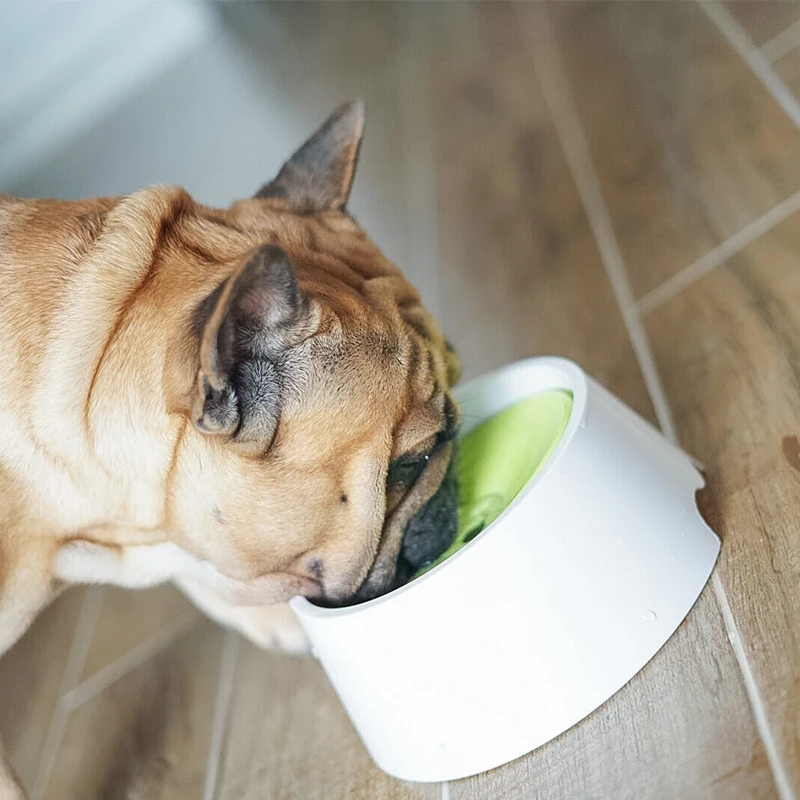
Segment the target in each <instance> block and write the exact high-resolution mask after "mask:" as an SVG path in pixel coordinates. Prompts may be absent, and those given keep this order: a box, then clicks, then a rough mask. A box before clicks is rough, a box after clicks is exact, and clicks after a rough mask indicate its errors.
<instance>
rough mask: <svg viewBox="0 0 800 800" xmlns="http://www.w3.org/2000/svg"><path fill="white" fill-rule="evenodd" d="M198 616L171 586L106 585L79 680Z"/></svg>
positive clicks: (198, 613) (191, 606) (190, 605)
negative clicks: (139, 588)
mask: <svg viewBox="0 0 800 800" xmlns="http://www.w3.org/2000/svg"><path fill="white" fill-rule="evenodd" d="M200 616H201V614H200V612H199V611H196V610H195V608H194V606H193V605H192V604H191V603H190V602H189V601H188V600H187V599H186V598H185V597H184V596H183V594H181V593H180V592H179V591H178V590H177V589H176V588H174V587H173V586H171V585H164V586H158V587H156V588H154V589H147V590H144V591H131V590H125V589H115V588H111V587H109V588H108V589H107V590H106V592H105V595H104V599H103V610H102V612H101V614H100V618H99V620H98V621H97V626H96V628H95V632H94V636H93V637H92V643H91V645H90V647H89V652H88V653H87V656H86V662H85V664H84V668H83V671H82V674H81V680H86V679H87V678H89V677H91V676H92V675H94V674H95V673H96V672H98V671H99V670H101V669H103V668H104V667H107V666H108V665H109V664H111V663H112V662H114V661H116V660H117V659H119V658H121V657H122V656H124V655H125V654H126V653H129V652H130V651H131V650H133V649H134V648H135V647H137V646H139V645H141V644H142V643H144V642H148V641H150V640H151V639H152V638H153V637H154V636H157V635H158V634H159V633H161V632H163V631H165V630H170V629H174V628H175V626H176V625H180V624H181V623H183V622H184V621H186V620H190V619H191V618H192V617H195V618H197V619H199V618H200Z"/></svg>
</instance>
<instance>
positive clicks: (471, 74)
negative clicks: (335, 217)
mask: <svg viewBox="0 0 800 800" xmlns="http://www.w3.org/2000/svg"><path fill="white" fill-rule="evenodd" d="M436 12H437V14H436V19H435V23H436V26H435V29H434V32H435V41H434V48H433V50H434V53H435V57H434V63H433V68H432V78H431V85H432V105H433V119H434V130H435V137H436V175H437V195H438V209H439V211H438V216H439V260H440V280H441V306H442V315H441V316H442V323H443V325H444V328H445V330H446V332H447V334H448V336H449V337H450V338H451V339H452V341H453V342H454V344H455V346H456V349H457V350H458V351H459V353H460V355H461V359H462V362H463V366H464V372H465V376H467V377H470V376H472V375H475V374H479V373H481V372H484V371H486V370H487V369H490V368H493V367H497V366H499V365H501V364H503V363H506V362H508V361H511V360H513V359H516V358H521V357H525V356H530V355H549V354H552V355H562V356H566V357H569V358H573V359H575V360H576V361H578V362H579V363H580V364H581V365H582V366H583V367H584V368H585V369H586V370H587V371H588V372H590V373H591V374H592V375H593V376H594V377H596V378H597V379H598V380H599V381H600V382H601V383H604V384H605V385H606V386H609V387H610V388H611V389H612V391H614V392H616V393H617V394H618V395H619V396H620V397H621V398H622V399H623V400H625V401H626V402H628V403H629V404H630V405H632V406H633V408H635V409H636V410H638V411H639V412H640V413H642V414H643V415H644V416H646V417H649V418H650V419H652V418H653V413H652V409H651V406H650V402H649V399H648V397H647V393H646V391H645V388H644V385H643V383H642V381H641V378H640V375H639V370H638V367H637V364H636V359H635V357H634V353H633V350H632V348H631V346H630V343H629V341H628V337H627V333H626V331H625V327H624V325H623V321H622V318H621V316H620V313H619V311H618V308H617V305H616V302H615V300H614V296H613V294H612V291H611V287H610V284H609V282H608V280H607V278H606V274H605V271H604V269H603V265H602V262H601V260H600V257H599V255H598V251H597V248H596V245H595V243H594V240H593V237H592V234H591V231H590V229H589V225H588V222H587V219H586V215H585V214H584V211H583V208H582V205H581V201H580V198H579V196H578V193H577V191H576V189H575V184H574V183H573V180H572V178H571V176H570V172H569V169H568V167H567V164H566V161H565V159H564V155H563V153H562V150H561V146H560V143H559V140H558V136H557V134H556V131H555V129H554V127H553V124H552V122H551V121H550V119H549V116H548V112H547V108H546V106H545V103H544V101H543V99H542V96H541V93H540V90H539V88H538V86H537V84H536V80H535V77H534V75H533V72H532V67H531V62H530V58H529V53H528V52H527V49H526V47H525V44H524V40H523V38H522V36H521V32H520V30H519V23H518V21H517V19H516V18H515V17H514V15H513V14H512V13H511V10H510V9H509V8H508V7H507V6H501V5H499V4H492V3H489V4H485V5H482V6H481V5H478V6H467V5H464V4H459V3H452V4H451V3H444V4H439V5H438V6H436Z"/></svg>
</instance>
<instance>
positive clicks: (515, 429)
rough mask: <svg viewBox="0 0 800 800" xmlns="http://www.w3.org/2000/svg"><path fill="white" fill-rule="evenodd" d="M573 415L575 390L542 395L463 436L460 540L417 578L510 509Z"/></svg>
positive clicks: (553, 447) (553, 448)
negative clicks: (573, 392) (573, 393)
mask: <svg viewBox="0 0 800 800" xmlns="http://www.w3.org/2000/svg"><path fill="white" fill-rule="evenodd" d="M571 413H572V393H571V392H567V391H561V390H553V391H549V392H542V393H540V394H535V395H532V396H531V397H528V398H527V399H525V400H521V401H520V402H519V403H515V404H514V405H513V406H509V407H508V408H506V409H505V410H504V411H501V412H500V413H499V414H496V415H495V416H493V417H491V418H490V419H488V420H486V421H485V422H482V423H481V424H480V425H478V426H477V427H476V428H473V429H472V430H471V431H470V432H469V433H468V434H467V435H466V436H464V437H462V439H461V441H460V443H459V461H458V474H459V480H460V484H461V496H460V499H459V508H458V532H457V533H456V538H455V539H454V540H453V543H452V544H451V545H450V547H449V548H448V549H447V550H446V551H445V552H444V553H442V555H440V556H439V558H437V559H436V561H434V562H432V563H431V564H428V566H426V567H423V568H422V569H420V570H419V571H418V572H417V573H416V575H414V578H418V577H419V576H420V575H423V574H424V573H426V572H427V571H428V570H430V569H433V568H434V567H435V566H436V565H437V564H441V563H442V561H444V560H445V559H448V558H450V556H451V555H453V553H456V552H458V551H459V550H460V549H461V548H462V547H463V546H464V545H465V544H466V543H467V542H469V541H471V540H472V539H474V538H475V537H476V536H477V535H478V534H479V533H480V532H481V531H482V530H483V529H484V528H486V527H488V526H489V525H491V524H492V522H494V521H495V520H496V519H497V518H498V517H499V516H500V514H502V513H503V511H505V509H506V508H507V507H508V505H509V504H510V503H511V501H512V500H513V499H514V498H515V497H516V496H517V495H518V494H519V493H520V492H521V491H522V490H523V489H524V488H525V486H526V485H527V484H528V482H529V481H530V480H531V478H533V477H534V475H536V473H537V472H539V470H540V469H541V468H542V467H543V466H544V465H545V463H546V462H547V459H548V458H549V457H550V454H551V453H552V452H553V450H555V448H556V445H557V444H558V442H559V440H560V439H561V437H562V436H563V434H564V431H565V430H566V427H567V423H568V422H569V418H570V414H571ZM412 580H413V579H412Z"/></svg>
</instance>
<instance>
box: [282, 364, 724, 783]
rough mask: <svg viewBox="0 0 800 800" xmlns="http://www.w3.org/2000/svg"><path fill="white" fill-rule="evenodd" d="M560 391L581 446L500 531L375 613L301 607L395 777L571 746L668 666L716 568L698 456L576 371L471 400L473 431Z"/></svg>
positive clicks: (570, 429) (495, 381) (520, 374)
mask: <svg viewBox="0 0 800 800" xmlns="http://www.w3.org/2000/svg"><path fill="white" fill-rule="evenodd" d="M550 389H567V390H570V391H571V392H572V393H573V408H572V414H571V417H570V420H569V423H568V425H567V428H566V431H565V432H564V435H563V437H562V438H561V440H560V442H559V444H558V447H557V448H556V450H555V451H554V453H553V455H552V456H551V458H550V459H549V461H548V463H547V464H546V465H545V466H544V467H543V468H542V469H541V470H540V471H539V473H538V475H536V477H535V478H534V479H533V480H532V481H531V482H530V483H529V484H528V486H527V487H526V488H525V489H524V490H523V491H522V492H521V493H520V494H519V495H518V496H517V498H516V500H515V501H514V502H513V503H512V504H511V505H510V506H509V507H508V508H507V509H506V511H505V512H504V513H503V514H502V515H501V516H500V517H499V518H498V519H497V520H496V521H495V522H494V523H493V524H492V525H490V526H489V527H487V528H486V530H485V531H484V532H483V533H481V534H480V535H479V536H477V537H476V538H475V539H474V540H473V541H471V542H470V543H469V544H467V545H466V546H465V547H464V548H463V549H461V550H460V551H459V552H457V553H456V554H455V555H453V556H452V557H451V558H449V559H448V560H447V561H445V562H444V563H442V564H440V565H439V566H437V567H436V568H435V569H433V570H431V571H430V572H428V573H426V574H425V575H423V576H422V577H420V578H418V579H417V580H415V581H412V582H411V583H409V584H407V585H406V586H404V587H402V588H400V589H397V590H395V591H394V592H392V593H390V594H388V595H385V596H383V597H379V598H377V599H375V600H372V601H370V602H367V603H364V604H362V605H358V606H353V607H350V608H342V609H326V608H319V607H317V606H314V605H312V604H311V603H309V602H308V601H306V600H305V599H303V598H295V599H294V600H293V601H292V607H293V608H294V610H295V612H296V613H297V615H298V617H299V618H300V620H301V622H302V624H303V627H304V628H305V630H306V632H307V634H308V636H309V638H310V639H311V642H312V645H313V648H314V652H315V654H316V656H317V657H318V658H319V659H320V661H321V662H322V665H323V666H324V668H325V670H326V672H327V674H328V676H329V677H330V680H331V682H332V683H333V685H334V687H335V688H336V691H337V692H338V694H339V697H340V698H341V700H342V703H343V704H344V707H345V708H346V709H347V712H348V713H349V715H350V718H351V719H352V721H353V724H354V725H355V727H356V729H357V730H358V732H359V734H360V736H361V738H362V739H363V741H364V744H365V745H366V747H367V750H369V752H370V754H371V755H372V757H373V758H374V760H375V761H376V762H377V764H378V765H379V766H380V767H381V768H382V769H383V770H385V771H386V772H388V773H389V774H390V775H394V776H395V777H398V778H402V779H405V780H412V781H442V780H452V779H456V778H464V777H467V776H468V775H474V774H476V773H478V772H483V771H484V770H488V769H492V768H493V767H497V766H499V765H501V764H505V763H506V762H508V761H511V760H513V759H515V758H517V757H518V756H521V755H523V754H525V753H528V752H530V751H531V750H533V749H535V748H537V747H539V746H540V745H542V744H544V743H545V742H547V741H549V740H550V739H552V738H554V737H555V736H558V734H560V733H562V732H563V731H565V730H567V728H570V727H571V726H572V725H574V724H575V723H576V722H578V721H580V720H581V719H583V718H584V717H586V716H587V715H588V714H589V713H591V712H592V711H593V710H594V709H596V708H597V707H598V706H599V705H601V704H602V703H603V702H605V701H606V700H607V699H608V698H609V697H611V695H613V694H614V693H615V692H616V691H617V690H618V689H619V688H620V687H622V686H623V685H624V684H625V683H627V682H628V681H629V680H630V679H631V678H632V677H633V676H634V675H635V674H636V673H637V672H638V671H639V670H640V669H641V668H642V667H643V666H644V665H645V664H646V663H647V662H648V661H649V660H650V659H651V658H652V657H653V655H654V654H655V653H656V652H657V651H658V650H659V648H661V646H662V645H663V644H664V643H665V642H666V641H667V639H668V638H669V637H670V635H671V634H672V633H673V632H674V631H675V629H676V628H677V627H678V625H679V624H680V622H681V620H683V618H684V617H685V616H686V614H687V613H688V612H689V609H690V608H691V607H692V605H693V604H694V602H695V601H696V600H697V598H698V596H699V594H700V592H701V590H702V589H703V586H704V585H705V583H706V581H707V580H708V577H709V575H710V573H711V570H712V568H713V566H714V563H715V561H716V558H717V554H718V552H719V540H718V539H717V537H716V536H715V535H714V533H713V532H712V531H711V530H710V529H709V528H708V527H707V526H706V524H705V523H704V522H703V519H702V518H701V517H700V515H699V513H698V511H697V506H696V503H695V493H696V492H697V490H698V489H700V488H701V487H702V486H703V479H702V477H701V475H700V474H699V473H698V471H697V470H696V469H695V467H694V466H693V465H692V462H691V461H690V459H689V458H688V457H687V456H686V455H685V454H684V453H682V452H681V451H680V450H678V449H676V448H675V447H673V446H672V445H671V444H669V443H668V442H667V441H666V440H665V439H664V438H663V437H662V436H661V435H660V434H659V433H657V432H656V431H655V430H654V429H653V428H652V427H651V426H650V425H648V424H647V423H646V422H644V421H643V420H642V419H641V418H640V417H639V416H637V415H636V414H635V413H634V412H633V411H631V410H630V409H629V408H628V407H627V406H625V405H623V404H622V403H621V402H620V401H619V400H617V399H616V398H615V397H613V396H612V395H611V394H609V393H608V392H607V391H606V390H605V389H603V388H602V387H601V386H599V385H598V384H597V383H595V382H594V381H593V380H591V379H590V378H589V377H587V376H586V375H585V374H584V373H583V371H582V370H581V369H580V368H579V367H577V366H576V365H575V364H573V363H572V362H570V361H566V360H564V359H560V358H534V359H529V360H525V361H520V362H518V363H515V364H512V365H510V366H508V367H505V368H503V369H500V370H498V371H496V372H494V373H492V374H490V375H488V376H485V377H483V378H479V379H478V380H475V381H473V382H471V383H469V384H467V385H465V386H464V387H463V388H461V389H460V391H459V392H458V393H457V399H458V401H459V402H460V405H461V408H462V411H463V414H464V420H465V422H464V433H466V432H468V431H469V430H470V429H471V428H472V427H474V426H475V425H477V424H478V423H479V422H481V421H482V420H485V419H487V418H489V417H491V416H493V415H494V414H497V413H498V412H500V411H502V410H503V409H505V408H507V407H508V406H510V405H512V404H513V403H515V402H517V401H519V400H522V399H524V398H526V397H528V396H530V395H532V394H535V393H537V392H542V391H547V390H550Z"/></svg>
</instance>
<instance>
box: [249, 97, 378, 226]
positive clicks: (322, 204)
mask: <svg viewBox="0 0 800 800" xmlns="http://www.w3.org/2000/svg"><path fill="white" fill-rule="evenodd" d="M363 134H364V104H363V103H362V102H361V101H358V100H356V101H353V102H350V103H346V104H345V105H343V106H341V107H340V108H338V109H337V110H336V111H334V113H333V114H332V115H331V116H330V117H329V118H328V121H327V122H325V124H324V125H323V126H322V127H321V128H320V129H319V130H318V131H317V132H316V133H315V134H314V135H313V136H312V137H311V138H310V139H309V140H308V141H307V142H306V143H305V144H304V145H303V146H302V147H301V148H300V149H299V150H298V151H297V152H296V153H295V154H294V155H293V156H292V157H291V158H290V159H289V160H288V161H287V162H286V163H285V164H284V165H283V167H282V169H281V171H280V172H279V173H278V177H277V178H275V180H273V181H271V182H270V183H268V184H266V185H265V186H263V187H262V188H261V189H260V190H259V191H258V193H257V194H256V198H267V197H280V198H283V199H285V200H287V201H288V203H289V205H290V206H291V208H292V210H293V211H296V212H297V213H298V214H318V213H320V212H322V211H342V210H343V209H344V207H345V206H346V205H347V200H348V198H349V197H350V190H351V189H352V187H353V177H354V176H355V171H356V162H357V161H358V150H359V147H360V146H361V137H362V136H363Z"/></svg>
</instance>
